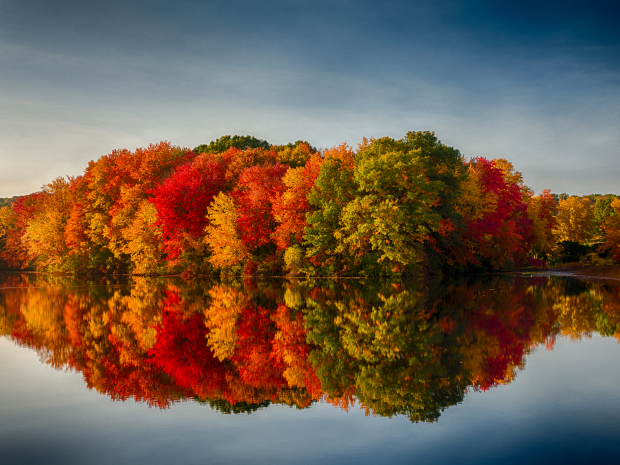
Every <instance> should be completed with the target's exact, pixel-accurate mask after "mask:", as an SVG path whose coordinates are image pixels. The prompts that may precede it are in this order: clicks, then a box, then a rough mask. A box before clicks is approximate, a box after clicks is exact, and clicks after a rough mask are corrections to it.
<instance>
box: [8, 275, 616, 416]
mask: <svg viewBox="0 0 620 465" xmlns="http://www.w3.org/2000/svg"><path fill="white" fill-rule="evenodd" d="M0 287H1V288H2V289H1V290H0V334H2V335H10V337H11V338H12V340H13V341H15V342H17V343H19V344H21V345H25V346H28V347H32V348H35V349H36V350H37V351H38V353H39V355H40V357H41V359H42V361H44V362H45V363H47V364H50V365H52V366H53V367H55V368H58V369H65V368H69V369H72V370H75V371H78V372H81V373H82V374H83V376H84V379H85V382H86V384H87V386H88V387H89V388H90V389H96V390H97V391H99V392H101V393H103V394H106V395H108V396H110V397H111V398H113V399H115V400H125V399H128V398H134V399H136V400H138V401H142V402H146V403H148V404H149V405H152V406H157V407H160V408H166V407H169V406H170V405H171V404H173V403H175V402H178V401H181V400H184V399H195V400H196V401H198V402H201V403H206V404H208V405H210V406H211V407H212V408H215V409H217V410H219V411H221V412H224V413H240V412H251V411H253V410H256V409H258V408H261V407H264V406H266V405H269V404H270V403H278V404H286V405H290V406H296V407H298V408H306V407H308V406H310V405H311V404H312V403H313V402H316V401H317V400H319V399H323V400H325V401H326V402H329V403H331V404H333V405H335V406H337V407H340V408H342V409H345V410H346V409H349V408H351V407H352V406H353V405H354V404H355V403H356V402H357V403H359V404H360V405H361V406H362V408H363V409H365V411H366V413H367V414H371V415H381V416H392V415H406V416H407V417H408V418H409V419H410V420H411V421H414V422H415V421H428V422H432V421H435V420H437V419H438V418H439V416H440V414H441V412H442V411H443V410H444V409H445V408H447V407H450V406H451V405H455V404H458V403H459V402H461V401H462V400H463V397H464V395H465V393H466V392H467V390H468V389H472V388H473V389H481V390H487V389H490V388H493V387H495V386H498V385H500V384H506V383H510V382H511V381H512V380H513V379H514V378H515V376H516V375H517V373H518V371H519V370H520V369H522V368H523V366H524V363H525V357H526V355H527V354H528V353H529V352H530V351H531V350H532V349H533V348H535V347H537V346H540V345H544V346H545V347H546V348H547V349H552V348H553V345H554V342H555V340H556V338H557V337H558V336H565V337H569V338H574V339H579V338H582V337H588V336H590V335H591V334H593V333H595V332H598V333H600V334H601V335H603V336H613V337H616V338H617V339H618V340H620V288H619V287H617V286H613V285H610V284H605V283H598V284H592V283H585V282H581V281H577V280H571V279H561V278H549V277H539V278H492V279H489V280H487V281H485V282H477V283H467V282H464V281H463V282H452V283H445V282H444V283H440V282H436V283H433V282H430V283H429V282H415V281H414V282H406V283H380V282H376V281H375V282H366V281H344V282H335V281H325V282H319V281H309V282H286V281H278V282H256V281H238V282H226V283H224V282H219V281H217V282H216V281H211V282H209V281H193V282H185V281H182V280H174V279H170V280H162V279H159V280H157V279H155V280H151V279H146V278H137V279H134V280H132V282H131V283H122V282H106V283H91V282H82V281H77V280H70V279H67V278H58V277H51V276H37V275H32V274H24V275H3V276H1V277H0Z"/></svg>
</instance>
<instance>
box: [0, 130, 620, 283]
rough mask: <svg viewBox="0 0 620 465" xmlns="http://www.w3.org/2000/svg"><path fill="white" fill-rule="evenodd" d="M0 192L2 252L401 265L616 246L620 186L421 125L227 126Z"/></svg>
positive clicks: (19, 261)
mask: <svg viewBox="0 0 620 465" xmlns="http://www.w3.org/2000/svg"><path fill="white" fill-rule="evenodd" d="M3 200H5V201H4V202H3V203H4V205H3V206H1V207H0V267H1V268H4V269H10V270H39V271H47V272H63V273H80V274H111V273H117V274H118V273H131V274H135V275H171V274H185V275H192V274H195V275H199V274H203V275H229V276H233V275H244V276H258V275H262V276H282V275H289V276H385V277H390V276H406V275H421V274H424V275H440V274H446V273H447V274H455V273H462V272H480V271H488V270H510V269H515V268H520V267H534V268H543V267H545V266H546V264H547V263H557V262H567V261H578V260H581V261H587V262H589V263H591V264H611V263H613V262H619V261H620V199H618V198H616V197H615V196H613V195H597V196H587V197H577V196H567V195H565V194H562V195H555V194H551V192H550V191H549V190H545V191H543V192H542V193H540V194H538V195H536V194H535V193H534V192H533V191H532V190H531V189H530V188H528V187H527V186H526V184H525V183H524V180H523V177H522V175H521V174H520V173H519V172H517V171H516V170H515V169H514V167H513V165H512V164H511V163H510V162H509V161H507V160H504V159H494V160H489V159H485V158H472V159H466V158H465V157H463V156H462V155H461V153H460V152H459V151H458V150H457V149H455V148H452V147H448V146H446V145H444V144H442V143H441V142H440V141H439V140H438V139H437V138H436V137H435V135H434V133H432V132H409V133H407V134H406V135H405V136H404V137H403V138H402V139H400V140H395V139H392V138H389V137H384V138H380V139H364V140H363V142H362V143H361V144H360V145H359V146H358V147H357V149H353V148H352V147H349V146H348V145H346V144H342V145H339V146H336V147H333V148H331V149H328V150H317V149H315V148H314V147H312V146H311V145H310V144H308V143H306V142H302V141H298V142H296V143H295V144H287V145H279V146H278V145H271V144H269V143H268V142H266V141H264V140H260V139H256V138H254V137H251V136H233V137H231V136H224V137H222V138H220V139H217V140H216V141H213V142H211V143H210V144H205V145H201V146H198V147H196V148H195V149H193V150H189V149H185V148H180V147H176V146H173V145H171V144H170V143H168V142H161V143H159V144H155V145H151V146H149V147H147V148H140V149H137V150H135V151H134V152H131V151H129V150H115V151H113V152H112V153H110V154H108V155H105V156H102V157H101V158H99V159H98V160H95V161H91V162H90V163H89V164H88V166H87V168H86V170H85V172H84V174H83V175H81V176H77V177H64V178H63V177H59V178H57V179H56V180H54V181H52V182H51V183H49V184H47V185H44V186H43V187H42V189H41V191H40V192H36V193H33V194H30V195H26V196H22V197H17V198H13V199H3Z"/></svg>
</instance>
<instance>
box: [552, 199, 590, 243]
mask: <svg viewBox="0 0 620 465" xmlns="http://www.w3.org/2000/svg"><path fill="white" fill-rule="evenodd" d="M593 229H594V213H593V210H592V205H590V200H589V199H588V198H586V197H583V198H582V197H575V196H573V197H569V198H567V199H564V200H560V201H559V202H558V214H557V216H556V218H555V228H554V229H553V234H554V236H555V240H556V242H563V241H571V242H579V243H580V244H583V243H585V242H587V241H588V240H589V239H590V238H591V237H592V233H593Z"/></svg>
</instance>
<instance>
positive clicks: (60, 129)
mask: <svg viewBox="0 0 620 465" xmlns="http://www.w3.org/2000/svg"><path fill="white" fill-rule="evenodd" d="M409 130H433V131H435V133H436V135H437V136H438V137H439V139H441V140H442V141H443V142H444V143H446V144H448V145H451V146H454V147H456V148H458V149H459V150H461V152H462V153H463V154H464V155H465V156H466V157H468V158H469V157H478V156H483V157H487V158H500V157H501V158H507V159H508V160H509V161H511V162H512V163H513V164H514V165H515V167H516V169H517V170H519V171H521V172H522V173H523V175H524V178H525V182H526V184H528V185H529V186H530V187H532V188H534V189H535V190H536V191H537V192H540V191H541V190H542V189H545V188H550V189H551V190H552V191H553V192H558V193H561V192H568V193H572V194H580V195H582V194H588V193H595V192H597V193H615V194H620V183H619V182H618V180H619V179H620V3H618V2H617V1H609V2H606V1H601V2H592V1H590V2H585V1H583V2H582V1H579V2H573V1H561V2H560V1H550V2H544V1H543V2H541V1H537V2H534V1H531V2H530V1H520V2H513V3H511V4H503V2H496V1H471V2H459V1H449V0H446V1H408V2H406V1H386V2H377V1H353V0H351V1H346V0H345V1H338V2H329V1H320V0H319V1H304V2H302V1H293V0H288V1H287V0H282V1H265V2H261V1H257V0H254V1H234V0H228V1H222V2H216V1H213V2H210V1H175V2H172V1H157V0H151V1H148V2H147V1H132V0H125V1H116V0H111V1H105V2H86V1H78V0H66V1H56V0H44V1H43V0H19V1H15V0H0V196H12V195H21V194H26V193H30V192H34V191H37V190H39V188H40V187H41V185H43V184H44V183H47V182H50V181H52V180H53V179H54V178H56V177H57V176H63V175H78V174H81V173H82V172H83V171H84V168H85V167H86V165H87V163H88V161H89V160H92V159H96V158H98V157H99V156H101V155H105V154H107V153H110V152H111V151H112V150H113V149H117V148H128V149H131V150H133V149H135V148H136V147H143V146H147V145H148V144H150V143H156V142H159V141H161V140H169V141H171V142H172V143H173V144H175V145H180V146H185V147H190V148H192V147H195V146H196V145H199V144H201V143H208V142H209V141H211V140H213V139H215V138H217V137H220V136H222V135H224V134H242V135H245V134H251V135H254V136H256V137H259V138H261V139H266V140H268V141H269V142H272V143H285V142H289V141H295V140H298V139H305V140H308V141H309V142H310V143H312V144H313V145H314V146H317V147H331V146H333V145H336V144H339V143H342V142H347V143H349V144H350V145H353V146H355V145H356V144H357V143H359V142H360V141H361V139H362V137H364V136H365V137H382V136H391V137H395V138H400V137H402V136H403V135H404V134H405V133H406V132H407V131H409Z"/></svg>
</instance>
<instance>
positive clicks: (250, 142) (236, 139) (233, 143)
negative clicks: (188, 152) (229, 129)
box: [194, 134, 271, 154]
mask: <svg viewBox="0 0 620 465" xmlns="http://www.w3.org/2000/svg"><path fill="white" fill-rule="evenodd" d="M231 147H234V148H236V149H239V150H245V149H248V148H251V149H256V148H261V149H268V148H270V147H271V144H270V143H269V142H267V141H266V140H262V139H257V138H256V137H254V136H238V135H236V134H235V135H234V136H229V135H226V136H222V137H220V138H219V139H216V140H214V141H211V142H209V143H208V144H202V145H199V146H198V147H196V148H194V152H195V153H197V154H199V153H222V152H226V150H228V149H229V148H231Z"/></svg>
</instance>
